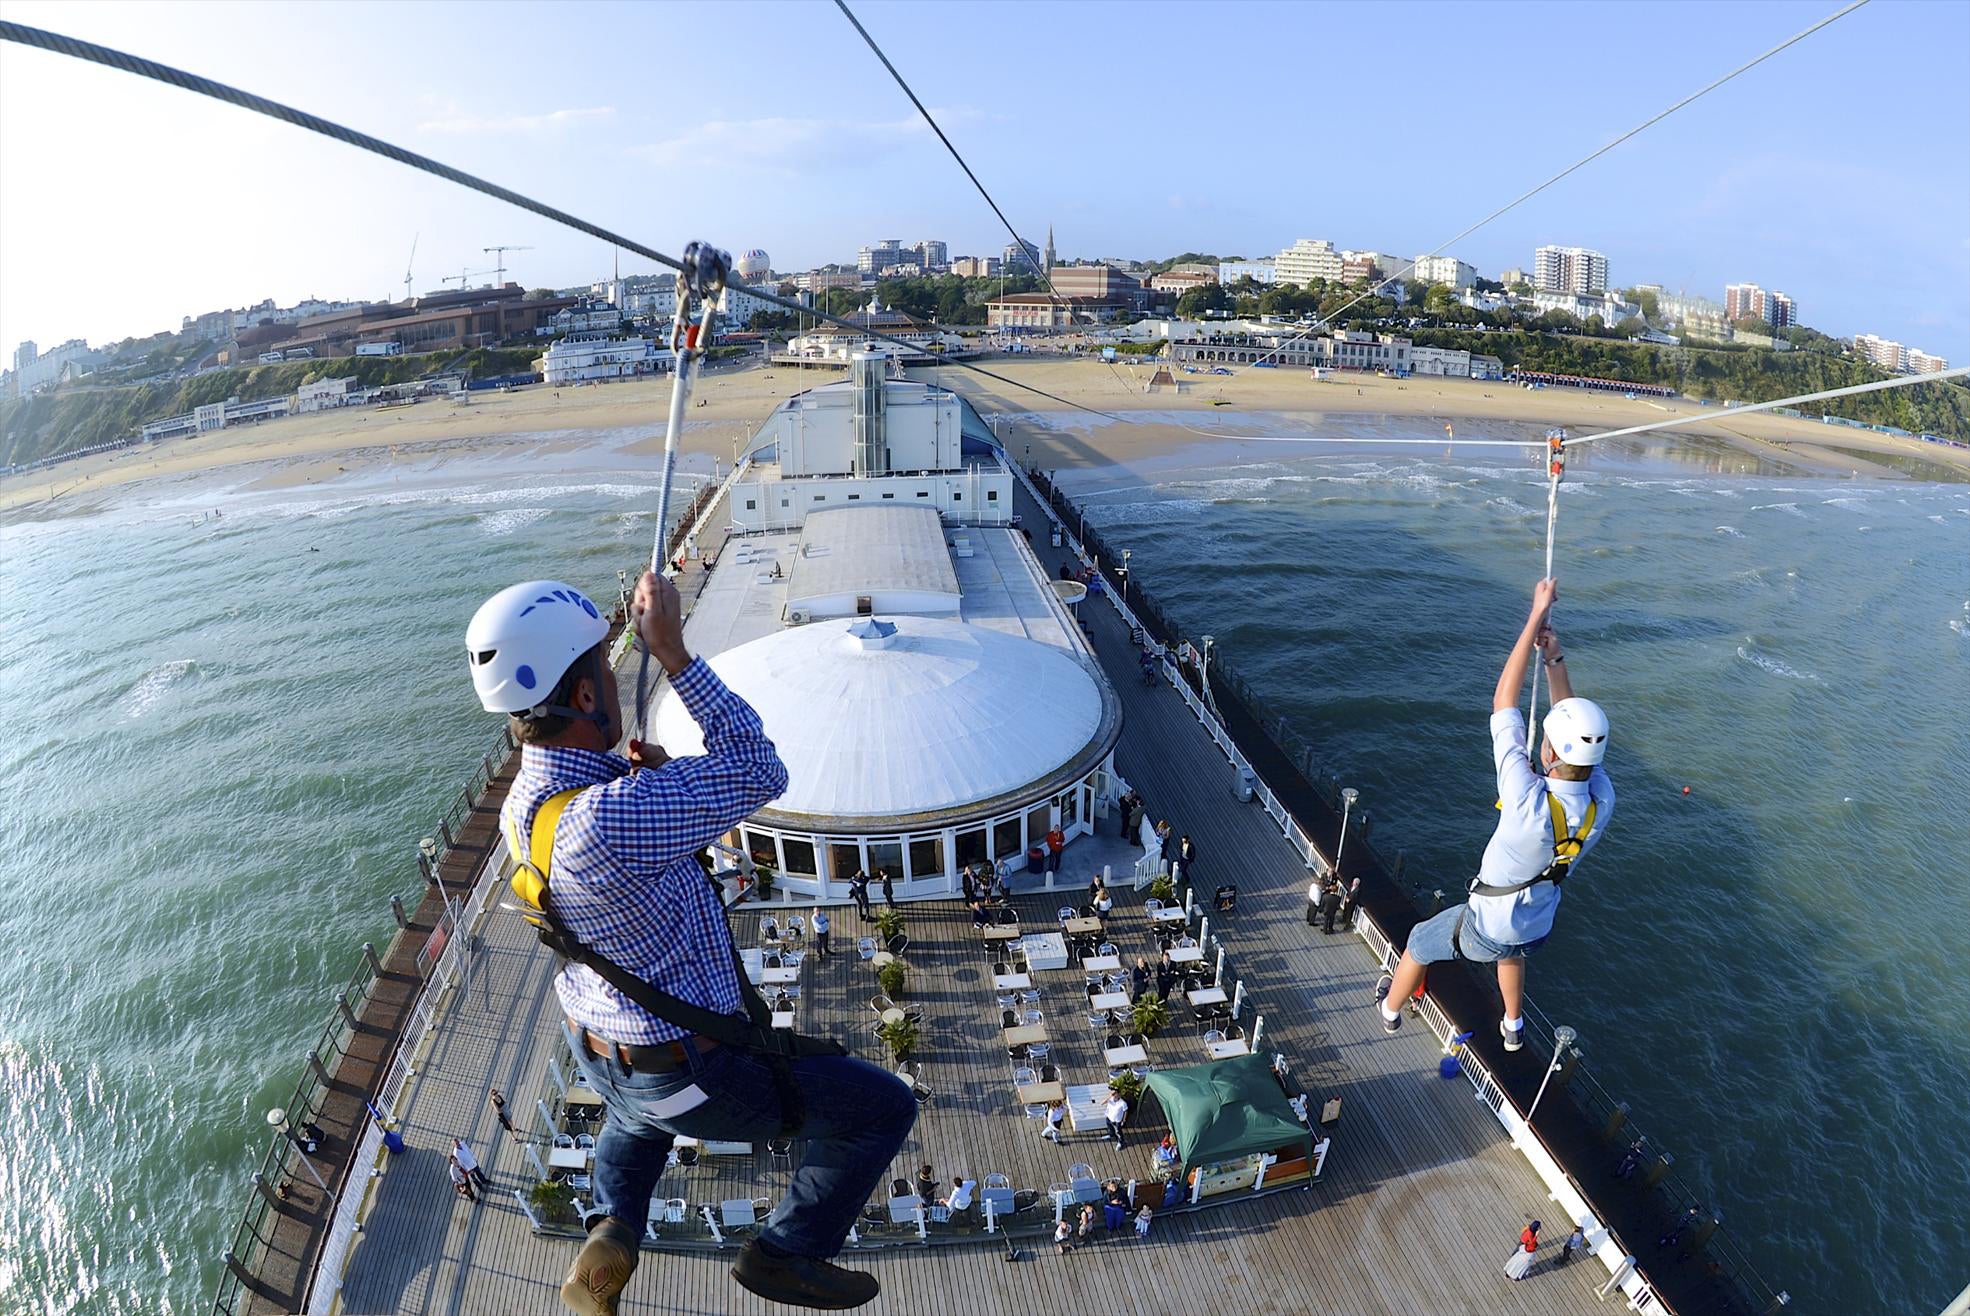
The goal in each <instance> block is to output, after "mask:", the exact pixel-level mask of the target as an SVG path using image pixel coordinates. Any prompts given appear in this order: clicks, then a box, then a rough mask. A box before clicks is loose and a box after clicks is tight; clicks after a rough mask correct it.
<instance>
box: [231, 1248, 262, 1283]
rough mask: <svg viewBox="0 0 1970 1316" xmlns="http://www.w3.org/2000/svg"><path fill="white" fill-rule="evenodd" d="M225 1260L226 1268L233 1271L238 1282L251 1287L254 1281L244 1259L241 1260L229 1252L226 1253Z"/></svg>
mask: <svg viewBox="0 0 1970 1316" xmlns="http://www.w3.org/2000/svg"><path fill="white" fill-rule="evenodd" d="M225 1261H226V1269H227V1270H230V1271H231V1272H233V1278H234V1279H236V1280H238V1281H239V1282H240V1283H242V1284H245V1285H247V1286H249V1287H251V1286H252V1285H253V1284H254V1283H255V1282H256V1281H255V1280H254V1277H253V1272H252V1271H250V1270H248V1269H247V1268H246V1263H245V1262H244V1261H241V1260H240V1259H239V1258H238V1257H236V1256H234V1255H233V1254H232V1253H230V1252H228V1253H226V1257H225Z"/></svg>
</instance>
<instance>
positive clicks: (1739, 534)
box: [1717, 525, 1744, 539]
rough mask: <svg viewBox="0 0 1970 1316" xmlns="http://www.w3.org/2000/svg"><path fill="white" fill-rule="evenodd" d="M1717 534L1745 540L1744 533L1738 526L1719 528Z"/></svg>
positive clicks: (1721, 526) (1722, 526)
mask: <svg viewBox="0 0 1970 1316" xmlns="http://www.w3.org/2000/svg"><path fill="white" fill-rule="evenodd" d="M1717 533H1718V534H1720V535H1729V536H1730V537H1731V538H1732V539H1742V538H1744V532H1743V531H1741V530H1739V529H1738V528H1737V527H1736V526H1728V525H1720V526H1718V527H1717Z"/></svg>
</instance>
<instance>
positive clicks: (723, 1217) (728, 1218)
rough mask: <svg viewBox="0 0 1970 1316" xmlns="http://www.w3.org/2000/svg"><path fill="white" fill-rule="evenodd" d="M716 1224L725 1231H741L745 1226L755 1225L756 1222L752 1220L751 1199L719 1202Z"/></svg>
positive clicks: (744, 1198) (737, 1198)
mask: <svg viewBox="0 0 1970 1316" xmlns="http://www.w3.org/2000/svg"><path fill="white" fill-rule="evenodd" d="M718 1223H719V1224H721V1225H723V1226H725V1228H727V1229H743V1228H744V1227H745V1226H747V1225H751V1224H757V1223H758V1221H757V1220H755V1219H754V1218H753V1209H752V1199H750V1198H746V1197H736V1198H733V1199H731V1200H730V1201H725V1202H720V1203H719V1204H718Z"/></svg>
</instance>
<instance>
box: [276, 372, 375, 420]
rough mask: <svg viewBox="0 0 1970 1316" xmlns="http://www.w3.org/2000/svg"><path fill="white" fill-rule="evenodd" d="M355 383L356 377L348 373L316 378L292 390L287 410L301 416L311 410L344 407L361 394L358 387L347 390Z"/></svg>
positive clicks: (329, 409) (331, 409)
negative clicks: (332, 377) (327, 377)
mask: <svg viewBox="0 0 1970 1316" xmlns="http://www.w3.org/2000/svg"><path fill="white" fill-rule="evenodd" d="M355 383H356V377H355V376H354V375H348V376H344V377H343V378H340V379H317V380H316V381H315V382H314V383H312V384H303V385H301V387H299V388H297V389H295V390H294V396H293V398H291V399H290V400H289V402H288V410H289V411H290V412H291V413H293V414H294V415H297V416H303V415H306V414H308V413H309V412H311V411H333V410H334V409H335V408H337V407H346V406H348V405H349V403H350V402H352V401H354V400H356V398H358V397H360V396H361V390H360V389H358V390H357V391H356V392H355V393H351V392H350V391H349V390H350V389H351V388H353V387H354V386H355Z"/></svg>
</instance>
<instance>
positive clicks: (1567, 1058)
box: [1553, 1046, 1580, 1088]
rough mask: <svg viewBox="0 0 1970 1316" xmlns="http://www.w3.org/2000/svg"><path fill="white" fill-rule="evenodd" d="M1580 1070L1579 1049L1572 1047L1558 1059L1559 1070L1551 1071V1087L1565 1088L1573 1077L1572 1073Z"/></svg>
mask: <svg viewBox="0 0 1970 1316" xmlns="http://www.w3.org/2000/svg"><path fill="white" fill-rule="evenodd" d="M1578 1068H1580V1048H1579V1047H1577V1046H1576V1047H1574V1048H1573V1049H1572V1050H1571V1051H1568V1052H1567V1053H1566V1054H1565V1055H1564V1056H1562V1057H1561V1058H1560V1065H1559V1068H1558V1069H1556V1070H1554V1071H1553V1086H1555V1087H1562V1088H1563V1087H1565V1086H1566V1085H1567V1081H1568V1080H1569V1079H1571V1078H1572V1077H1573V1071H1574V1070H1576V1069H1578Z"/></svg>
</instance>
